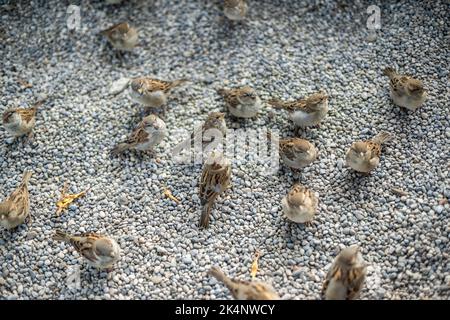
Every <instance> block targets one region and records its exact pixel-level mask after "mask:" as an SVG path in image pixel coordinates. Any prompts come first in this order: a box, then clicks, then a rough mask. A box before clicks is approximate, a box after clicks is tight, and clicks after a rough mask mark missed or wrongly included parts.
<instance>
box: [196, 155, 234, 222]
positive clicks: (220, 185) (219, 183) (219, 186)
mask: <svg viewBox="0 0 450 320" xmlns="http://www.w3.org/2000/svg"><path fill="white" fill-rule="evenodd" d="M230 181H231V163H230V161H229V160H228V159H227V158H225V156H224V155H223V154H222V153H221V152H218V151H212V152H211V153H210V154H209V157H208V159H207V160H206V161H205V164H204V165H203V172H202V176H201V179H200V185H199V195H200V201H201V204H202V206H203V209H202V213H201V217H200V222H199V226H200V228H206V227H207V226H208V224H209V217H210V214H211V209H212V207H213V205H214V203H215V201H216V199H217V197H218V196H219V195H220V194H222V193H223V192H225V190H226V189H227V188H229V186H230Z"/></svg>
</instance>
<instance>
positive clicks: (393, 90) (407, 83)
mask: <svg viewBox="0 0 450 320" xmlns="http://www.w3.org/2000/svg"><path fill="white" fill-rule="evenodd" d="M384 74H385V75H386V76H388V77H389V80H390V81H389V87H390V95H391V98H392V100H393V101H394V103H395V104H396V105H398V106H399V107H403V108H406V109H408V110H411V111H416V110H417V109H418V108H419V107H420V106H421V105H422V104H423V103H424V102H425V100H426V98H427V96H428V93H427V91H426V90H425V88H424V86H423V84H422V81H420V80H417V79H414V78H412V77H409V76H405V75H400V74H398V73H397V72H396V71H395V70H394V69H393V68H391V67H388V68H386V69H384Z"/></svg>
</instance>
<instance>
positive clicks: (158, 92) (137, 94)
mask: <svg viewBox="0 0 450 320" xmlns="http://www.w3.org/2000/svg"><path fill="white" fill-rule="evenodd" d="M187 81H188V80H187V79H179V80H175V81H163V80H158V79H154V78H149V77H138V78H135V79H133V80H131V84H130V96H131V99H133V100H134V101H135V102H137V103H140V104H143V105H145V106H146V107H148V108H160V107H162V106H164V112H165V111H166V109H165V105H166V103H167V97H168V95H169V93H170V90H171V89H173V88H175V87H178V86H180V85H181V84H183V83H185V82H187Z"/></svg>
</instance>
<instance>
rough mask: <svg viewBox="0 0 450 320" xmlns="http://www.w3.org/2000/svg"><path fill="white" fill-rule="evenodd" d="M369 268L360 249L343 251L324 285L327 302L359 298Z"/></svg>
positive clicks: (351, 247) (354, 246)
mask: <svg viewBox="0 0 450 320" xmlns="http://www.w3.org/2000/svg"><path fill="white" fill-rule="evenodd" d="M366 271H367V266H366V263H365V262H364V259H363V257H362V254H361V252H360V247H359V246H357V245H352V246H350V247H347V248H345V249H343V250H342V251H341V252H340V253H339V255H338V256H337V257H336V259H335V260H334V262H333V264H332V266H331V268H330V271H328V274H327V276H326V279H325V281H324V283H323V288H322V294H323V296H324V298H325V299H326V300H353V299H357V298H358V297H359V294H360V292H361V289H362V287H363V285H364V281H365V279H366Z"/></svg>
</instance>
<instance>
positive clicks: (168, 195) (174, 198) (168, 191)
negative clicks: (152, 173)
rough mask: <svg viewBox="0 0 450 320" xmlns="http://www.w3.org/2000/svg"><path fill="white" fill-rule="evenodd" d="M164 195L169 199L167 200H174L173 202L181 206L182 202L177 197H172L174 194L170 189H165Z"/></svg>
mask: <svg viewBox="0 0 450 320" xmlns="http://www.w3.org/2000/svg"><path fill="white" fill-rule="evenodd" d="M164 195H165V196H166V197H167V198H169V199H170V200H173V201H175V202H176V203H177V204H179V203H180V202H181V201H180V200H178V199H177V198H176V197H174V196H173V195H172V192H171V191H170V190H169V189H167V188H166V189H165V190H164Z"/></svg>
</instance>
